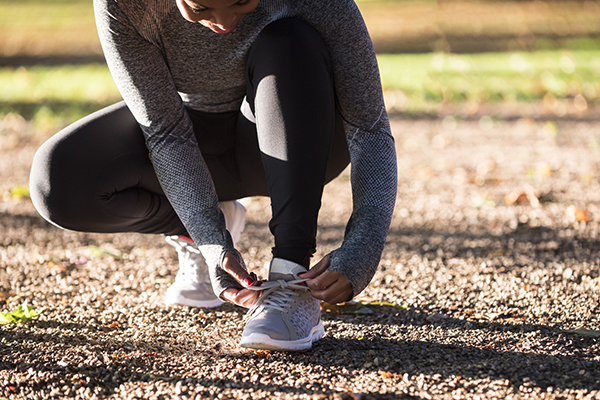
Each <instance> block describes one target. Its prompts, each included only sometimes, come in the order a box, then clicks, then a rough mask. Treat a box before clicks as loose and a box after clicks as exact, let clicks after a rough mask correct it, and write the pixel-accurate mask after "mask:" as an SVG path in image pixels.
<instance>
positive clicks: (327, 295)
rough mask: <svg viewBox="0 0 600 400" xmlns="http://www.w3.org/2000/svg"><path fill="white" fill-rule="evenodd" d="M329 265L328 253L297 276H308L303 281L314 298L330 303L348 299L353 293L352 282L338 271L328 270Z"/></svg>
mask: <svg viewBox="0 0 600 400" xmlns="http://www.w3.org/2000/svg"><path fill="white" fill-rule="evenodd" d="M329 265H330V262H329V255H326V256H325V257H323V259H322V260H321V261H319V262H318V263H317V264H315V266H313V267H312V268H311V269H310V270H309V271H308V272H304V273H302V274H299V275H298V277H299V278H302V279H306V278H308V280H307V281H306V282H305V283H306V286H308V287H309V288H310V293H311V294H312V296H313V297H314V298H315V299H319V300H323V301H326V302H327V303H332V304H335V303H343V302H345V301H349V300H350V299H351V298H352V294H353V293H354V292H353V290H352V284H351V283H350V281H349V280H348V278H346V277H345V276H344V275H342V274H340V273H339V272H337V271H329V270H328V268H329Z"/></svg>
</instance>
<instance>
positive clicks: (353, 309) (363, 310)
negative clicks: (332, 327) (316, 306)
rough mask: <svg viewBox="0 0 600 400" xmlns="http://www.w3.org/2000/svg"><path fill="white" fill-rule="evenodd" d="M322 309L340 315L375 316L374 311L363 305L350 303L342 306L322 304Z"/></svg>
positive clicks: (354, 302) (341, 304)
mask: <svg viewBox="0 0 600 400" xmlns="http://www.w3.org/2000/svg"><path fill="white" fill-rule="evenodd" d="M321 309H322V310H325V311H329V312H335V313H338V314H373V310H371V309H370V308H369V307H367V306H366V305H365V304H363V303H359V302H356V301H348V302H346V303H340V304H330V303H326V302H324V301H323V302H321Z"/></svg>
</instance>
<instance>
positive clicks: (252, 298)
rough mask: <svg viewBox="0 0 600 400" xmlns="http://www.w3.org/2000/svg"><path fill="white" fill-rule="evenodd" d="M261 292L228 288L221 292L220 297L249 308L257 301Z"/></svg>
mask: <svg viewBox="0 0 600 400" xmlns="http://www.w3.org/2000/svg"><path fill="white" fill-rule="evenodd" d="M261 293H262V291H259V290H250V289H242V290H237V289H234V288H229V289H225V291H223V293H221V297H223V298H224V299H225V300H227V301H229V302H231V303H233V304H237V305H238V306H242V307H246V308H250V307H252V306H253V305H254V303H256V302H257V301H258V298H259V297H260V295H261Z"/></svg>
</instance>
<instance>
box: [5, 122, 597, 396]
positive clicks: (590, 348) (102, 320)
mask: <svg viewBox="0 0 600 400" xmlns="http://www.w3.org/2000/svg"><path fill="white" fill-rule="evenodd" d="M5 122H6V121H5ZM17 122H18V121H17ZM16 125H19V124H18V123H17V124H16ZM14 126H15V123H14V121H12V122H11V123H10V124H8V123H5V124H4V128H3V129H0V131H1V132H0V149H1V154H2V158H1V159H0V226H1V229H0V286H1V287H0V309H2V310H3V311H7V310H9V309H10V310H12V309H13V308H14V307H15V306H16V305H17V304H19V303H20V302H22V301H23V300H24V299H27V300H28V302H29V304H31V305H33V306H34V308H35V309H36V310H39V309H43V310H44V311H43V313H42V314H41V315H40V316H38V317H36V318H35V319H34V320H33V321H32V322H30V323H26V324H11V325H2V326H0V398H10V399H22V398H28V399H45V398H51V397H52V398H86V399H87V398H104V397H111V398H119V399H120V398H123V399H125V398H127V399H130V398H147V399H155V398H161V399H166V398H183V399H186V398H221V399H234V398H236V399H237V398H249V399H250V398H251V399H254V398H286V399H408V398H423V399H429V398H440V399H454V398H457V399H458V398H460V399H462V398H468V399H483V398H502V399H504V398H514V399H516V398H523V399H524V398H543V399H555V398H556V399H564V398H573V399H580V398H582V399H584V398H585V399H592V398H594V399H600V346H599V340H600V338H599V335H600V332H599V331H600V320H599V314H600V307H599V297H600V278H599V276H600V243H599V241H598V238H597V236H598V231H599V225H600V208H599V207H600V181H599V178H600V128H599V127H598V123H597V121H596V120H589V119H588V120H577V119H568V118H562V119H551V118H550V117H548V118H543V117H539V118H520V119H516V118H515V119H490V118H487V117H483V118H481V119H479V118H470V119H468V118H467V119H463V120H459V119H456V118H452V117H446V118H444V119H421V120H419V119H417V120H415V119H413V120H408V119H404V120H403V119H400V118H397V119H393V130H394V134H395V137H396V143H397V147H398V155H399V196H398V200H397V208H396V213H395V218H394V220H393V223H392V227H391V231H390V235H389V240H388V244H387V247H386V249H385V251H384V254H383V258H382V261H381V265H380V268H379V271H378V272H377V275H376V276H375V278H374V279H373V282H372V283H371V285H370V286H369V287H368V289H367V290H366V291H365V292H364V293H363V294H362V295H361V296H360V299H359V300H362V301H377V302H386V303H390V304H387V305H371V306H369V307H370V308H371V310H372V311H373V313H372V314H368V315H358V314H337V313H334V312H331V311H323V314H322V315H323V319H324V324H325V327H326V335H325V337H324V338H323V339H322V340H321V341H319V342H318V343H316V344H315V346H314V347H313V349H312V350H311V351H308V352H304V353H277V352H268V351H258V352H254V351H249V350H243V349H240V348H239V347H238V346H237V340H238V338H239V336H240V333H241V330H242V318H243V316H244V310H243V309H241V308H237V307H235V306H233V305H224V306H222V307H220V308H217V309H191V308H186V307H171V308H167V307H165V306H164V305H162V303H161V302H162V296H163V295H164V292H165V290H166V288H167V287H168V285H169V283H170V282H172V280H173V279H174V276H175V274H176V266H177V260H176V253H175V251H174V250H173V249H172V248H171V247H170V246H168V245H167V244H166V243H165V241H164V240H163V238H162V237H160V236H152V235H139V234H116V235H101V234H89V233H76V232H67V231H63V230H60V229H58V228H55V227H53V226H51V225H50V224H48V223H46V222H45V221H44V220H42V219H41V218H40V217H39V216H38V215H37V213H36V212H35V210H34V208H33V206H32V205H31V202H30V201H29V199H27V198H16V197H11V196H10V189H11V188H12V187H14V186H15V185H22V184H26V183H27V175H28V171H29V165H30V163H31V159H32V157H33V154H34V151H35V149H36V148H37V146H38V145H39V143H40V140H41V138H40V137H39V135H35V134H30V135H16V134H15V133H14V132H12V133H11V129H15V128H14ZM511 195H512V198H511V197H510V196H511ZM507 196H508V197H507ZM514 199H517V200H516V201H515V202H514V204H509V203H513V200H514ZM245 204H246V206H247V208H248V223H247V229H246V230H245V232H244V234H243V235H242V239H241V243H240V250H241V251H242V253H243V254H245V257H246V259H247V262H248V264H249V266H250V268H251V269H252V270H254V271H256V272H258V273H259V274H260V275H263V276H264V275H265V273H266V270H265V267H264V265H265V263H266V262H268V261H269V255H270V246H271V238H270V235H269V233H268V230H267V228H266V223H267V220H268V201H266V200H265V199H260V198H252V199H246V201H245ZM350 205H351V196H350V190H349V177H348V172H345V173H344V174H343V175H342V176H341V177H340V178H339V179H338V180H336V181H335V182H333V183H332V184H330V185H329V186H328V187H327V188H326V193H325V195H324V206H323V210H322V214H321V218H320V231H319V238H318V239H319V251H318V254H317V257H318V256H322V255H324V254H326V253H327V252H328V251H330V250H332V249H334V248H335V247H336V246H338V245H339V243H340V241H341V239H342V233H343V227H344V224H345V222H346V220H347V218H348V216H349V213H350Z"/></svg>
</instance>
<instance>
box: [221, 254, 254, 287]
mask: <svg viewBox="0 0 600 400" xmlns="http://www.w3.org/2000/svg"><path fill="white" fill-rule="evenodd" d="M223 269H224V270H225V272H227V273H228V274H229V275H231V276H232V277H233V278H234V279H235V280H236V281H238V282H239V283H240V284H241V285H243V286H246V287H249V286H252V285H253V284H255V283H256V280H257V279H256V275H255V274H250V273H249V272H248V271H246V270H245V269H244V267H242V265H241V264H240V262H239V261H238V260H237V259H236V258H235V256H234V255H233V254H231V253H226V254H225V257H224V258H223Z"/></svg>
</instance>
